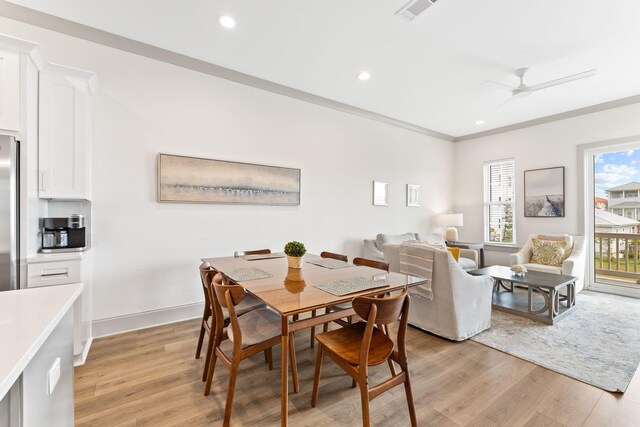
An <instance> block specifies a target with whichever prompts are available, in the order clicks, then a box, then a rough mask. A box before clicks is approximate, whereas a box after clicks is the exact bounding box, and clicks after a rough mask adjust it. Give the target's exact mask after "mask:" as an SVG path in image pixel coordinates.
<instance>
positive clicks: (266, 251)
mask: <svg viewBox="0 0 640 427" xmlns="http://www.w3.org/2000/svg"><path fill="white" fill-rule="evenodd" d="M270 253H271V249H256V250H253V251H235V253H234V254H233V256H234V258H239V257H241V256H245V255H268V254H270Z"/></svg>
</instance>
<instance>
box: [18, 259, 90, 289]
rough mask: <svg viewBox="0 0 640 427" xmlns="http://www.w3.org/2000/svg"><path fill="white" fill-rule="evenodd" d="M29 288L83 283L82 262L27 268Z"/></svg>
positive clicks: (39, 264)
mask: <svg viewBox="0 0 640 427" xmlns="http://www.w3.org/2000/svg"><path fill="white" fill-rule="evenodd" d="M27 273H28V274H27V275H28V278H27V287H29V288H37V287H39V286H51V285H65V284H67V283H77V282H80V281H81V275H80V260H73V261H57V262H42V263H34V264H29V265H28V267H27Z"/></svg>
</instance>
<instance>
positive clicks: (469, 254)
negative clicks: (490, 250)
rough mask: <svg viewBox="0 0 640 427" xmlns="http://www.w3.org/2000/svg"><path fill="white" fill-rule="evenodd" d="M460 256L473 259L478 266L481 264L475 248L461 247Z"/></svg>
mask: <svg viewBox="0 0 640 427" xmlns="http://www.w3.org/2000/svg"><path fill="white" fill-rule="evenodd" d="M460 256H461V257H462V258H467V259H470V260H471V261H473V262H475V263H476V266H479V265H480V264H479V263H478V251H476V250H474V249H460Z"/></svg>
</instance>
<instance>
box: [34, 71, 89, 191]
mask: <svg viewBox="0 0 640 427" xmlns="http://www.w3.org/2000/svg"><path fill="white" fill-rule="evenodd" d="M91 76H92V74H91V73H87V72H82V71H79V70H73V69H68V68H66V67H61V66H47V67H45V69H44V70H43V71H41V72H40V95H39V125H40V128H39V144H38V145H39V147H38V166H39V172H40V183H39V191H38V195H39V197H40V198H46V199H86V200H91V179H90V178H91V177H90V174H91V168H90V164H91V115H90V114H91V105H90V103H91V99H90V97H91V84H90V80H91V78H92V77H91Z"/></svg>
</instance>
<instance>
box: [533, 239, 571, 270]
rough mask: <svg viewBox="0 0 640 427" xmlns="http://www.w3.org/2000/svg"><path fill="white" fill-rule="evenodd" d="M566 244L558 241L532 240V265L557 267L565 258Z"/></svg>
mask: <svg viewBox="0 0 640 427" xmlns="http://www.w3.org/2000/svg"><path fill="white" fill-rule="evenodd" d="M566 248H567V242H565V241H564V240H563V241H559V240H542V239H533V240H532V247H531V251H532V255H531V263H532V264H544V265H553V266H556V267H559V266H561V265H562V261H564V258H565V249H566Z"/></svg>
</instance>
